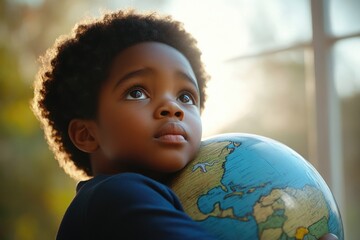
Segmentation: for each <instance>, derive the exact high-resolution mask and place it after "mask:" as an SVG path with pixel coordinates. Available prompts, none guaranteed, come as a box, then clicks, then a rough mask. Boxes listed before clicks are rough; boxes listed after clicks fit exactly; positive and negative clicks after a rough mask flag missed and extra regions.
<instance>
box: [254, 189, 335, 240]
mask: <svg viewBox="0 0 360 240" xmlns="http://www.w3.org/2000/svg"><path fill="white" fill-rule="evenodd" d="M313 209H316V211H313ZM254 217H255V220H256V222H257V224H258V227H259V229H258V231H259V236H260V239H280V237H282V239H284V238H285V237H286V238H285V239H288V238H295V239H303V238H304V236H305V235H307V236H313V237H315V238H319V237H321V236H322V235H324V234H325V233H327V232H328V231H329V229H328V221H327V220H328V219H329V211H328V208H327V205H326V201H325V198H324V196H323V194H322V193H321V191H319V190H318V189H316V188H314V187H311V186H305V187H304V188H303V189H293V188H290V187H288V188H285V189H273V190H272V191H271V193H270V194H269V195H268V196H263V197H261V198H260V200H259V201H258V202H257V203H256V204H255V206H254ZM283 234H284V236H282V235H283Z"/></svg>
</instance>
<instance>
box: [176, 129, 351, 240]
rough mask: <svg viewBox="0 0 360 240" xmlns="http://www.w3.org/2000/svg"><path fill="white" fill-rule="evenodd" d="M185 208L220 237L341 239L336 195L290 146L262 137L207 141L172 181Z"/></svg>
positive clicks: (222, 137)
mask: <svg viewBox="0 0 360 240" xmlns="http://www.w3.org/2000/svg"><path fill="white" fill-rule="evenodd" d="M169 186H170V187H171V188H172V189H173V190H174V191H175V193H176V194H177V195H178V197H179V199H180V201H181V203H182V204H183V207H184V210H185V211H186V212H187V213H188V214H189V215H190V216H191V217H192V218H193V219H194V220H195V221H197V222H199V223H200V224H201V225H202V226H203V227H204V228H205V229H206V230H207V231H209V232H210V233H212V234H213V235H215V236H217V237H218V238H219V239H318V238H319V237H321V236H323V235H324V234H325V233H328V232H330V233H333V234H335V235H337V236H338V237H339V239H343V238H344V237H343V226H342V221H341V217H340V214H339V211H338V208H337V205H336V202H335V200H334V197H333V195H332V193H331V191H330V190H329V188H328V186H327V185H326V183H325V181H324V180H323V179H322V177H321V176H320V174H319V173H318V172H317V171H316V170H315V168H314V167H312V166H311V165H310V164H309V163H308V162H307V161H306V160H305V159H303V158H302V157H301V156H300V155H299V154H297V153H296V152H295V151H293V150H292V149H290V148H288V147H287V146H285V145H283V144H281V143H279V142H277V141H275V140H272V139H269V138H265V137H261V136H257V135H250V134H223V135H217V136H214V137H212V138H209V139H206V140H203V142H202V145H201V148H200V152H199V154H198V156H197V158H196V159H195V160H193V161H192V162H190V164H188V166H187V167H186V168H185V169H184V170H182V171H181V172H180V173H179V174H178V175H177V176H176V177H175V178H174V179H173V180H172V181H171V182H170V184H169Z"/></svg>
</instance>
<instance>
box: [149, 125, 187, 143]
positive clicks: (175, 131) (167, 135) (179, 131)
mask: <svg viewBox="0 0 360 240" xmlns="http://www.w3.org/2000/svg"><path fill="white" fill-rule="evenodd" d="M154 137H155V139H157V140H159V141H161V142H166V143H183V142H186V141H187V133H186V131H185V129H184V127H183V126H181V125H180V124H179V123H175V122H168V123H166V124H164V125H163V126H161V127H160V129H159V131H158V132H157V133H156V134H155V136H154Z"/></svg>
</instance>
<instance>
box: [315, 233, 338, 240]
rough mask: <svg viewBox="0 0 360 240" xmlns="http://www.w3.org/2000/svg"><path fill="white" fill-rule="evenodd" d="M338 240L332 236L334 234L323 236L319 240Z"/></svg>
mask: <svg viewBox="0 0 360 240" xmlns="http://www.w3.org/2000/svg"><path fill="white" fill-rule="evenodd" d="M337 239H338V238H337V237H336V236H335V235H334V234H332V233H327V234H325V235H324V236H322V237H321V238H320V239H319V240H337Z"/></svg>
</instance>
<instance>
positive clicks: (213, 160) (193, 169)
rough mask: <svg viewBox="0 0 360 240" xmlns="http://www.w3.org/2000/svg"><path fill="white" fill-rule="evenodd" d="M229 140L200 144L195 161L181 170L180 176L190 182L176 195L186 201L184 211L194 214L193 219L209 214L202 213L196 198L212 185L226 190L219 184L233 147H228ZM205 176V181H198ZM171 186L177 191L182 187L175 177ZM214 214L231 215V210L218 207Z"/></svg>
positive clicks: (205, 192)
mask: <svg viewBox="0 0 360 240" xmlns="http://www.w3.org/2000/svg"><path fill="white" fill-rule="evenodd" d="M230 144H231V142H228V141H224V142H213V143H210V144H207V145H204V146H202V148H201V149H200V152H199V154H198V156H199V157H198V158H197V160H196V161H194V162H191V163H190V164H189V165H188V166H187V167H186V168H185V169H184V170H183V171H182V172H181V174H182V175H181V177H182V178H185V179H187V181H189V182H191V183H192V184H188V185H186V191H178V193H177V194H178V197H179V199H181V200H182V201H186V202H187V203H193V204H186V206H187V209H186V211H187V212H189V213H191V215H192V216H196V219H195V220H203V219H205V218H207V217H209V215H207V214H203V213H202V212H201V211H200V210H199V208H198V205H197V198H198V197H199V196H201V195H203V194H207V193H208V192H209V190H211V189H213V188H214V187H219V184H220V187H222V188H223V189H224V190H226V187H225V186H221V179H222V177H223V175H224V163H225V161H226V157H227V156H228V155H229V154H230V153H231V152H233V150H234V149H233V148H232V147H229V146H230ZM233 146H234V147H237V146H239V144H233ZM204 175H205V176H206V179H207V180H206V182H204V181H198V179H201V178H203V177H204ZM170 185H171V188H172V189H173V190H174V191H175V192H177V190H178V189H179V188H182V187H183V184H182V183H181V181H178V182H177V181H176V177H175V179H174V180H173V181H172V182H171V183H170ZM214 214H217V215H224V216H229V215H233V214H232V213H231V210H227V211H226V210H225V211H223V210H221V209H220V208H218V209H217V211H214Z"/></svg>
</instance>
